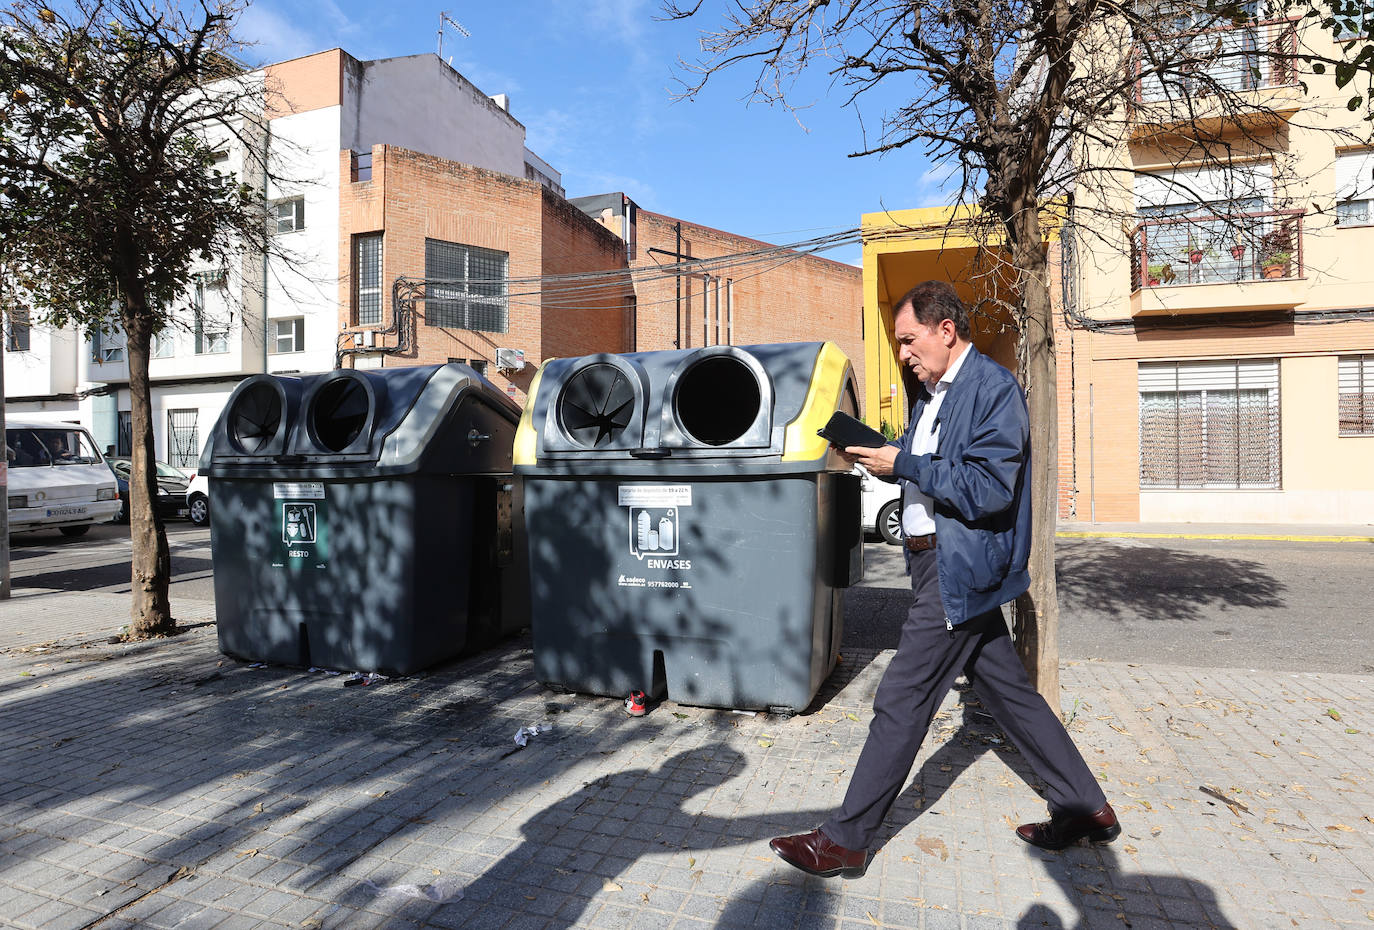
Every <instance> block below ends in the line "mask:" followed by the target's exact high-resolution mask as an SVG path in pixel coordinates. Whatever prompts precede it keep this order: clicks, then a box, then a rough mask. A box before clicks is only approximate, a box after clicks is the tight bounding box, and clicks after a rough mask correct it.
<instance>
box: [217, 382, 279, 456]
mask: <svg viewBox="0 0 1374 930" xmlns="http://www.w3.org/2000/svg"><path fill="white" fill-rule="evenodd" d="M281 418H282V400H281V394H280V393H278V391H277V389H276V388H275V387H274V386H273V385H271V384H268V383H266V382H264V381H259V382H258V383H256V384H254V385H251V386H250V387H248V388H246V389H245V390H244V391H243V393H241V394H239V396H238V399H237V400H236V401H234V408H233V409H232V410H230V411H229V420H228V423H227V424H226V430H227V431H228V433H229V440H230V441H231V442H232V443H233V444H234V445H235V446H236V447H237V448H238V450H239V451H240V452H242V453H244V454H245V455H258V454H260V453H262V452H264V451H266V449H267V447H268V445H269V444H271V442H272V441H273V440H274V439H276V438H277V430H279V429H280V428H281Z"/></svg>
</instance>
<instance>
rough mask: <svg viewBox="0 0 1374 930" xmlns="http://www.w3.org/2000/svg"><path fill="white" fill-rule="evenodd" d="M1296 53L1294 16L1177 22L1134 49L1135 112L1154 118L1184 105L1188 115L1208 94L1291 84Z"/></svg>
mask: <svg viewBox="0 0 1374 930" xmlns="http://www.w3.org/2000/svg"><path fill="white" fill-rule="evenodd" d="M1213 21H1215V14H1214V19H1213ZM1297 54H1298V20H1297V19H1274V20H1266V21H1263V22H1249V23H1244V24H1241V25H1234V24H1231V23H1227V24H1226V25H1221V26H1210V25H1208V26H1207V27H1205V28H1196V29H1188V28H1181V29H1179V30H1178V31H1177V32H1174V33H1173V34H1171V35H1168V36H1167V37H1164V38H1159V39H1155V40H1154V41H1153V42H1152V44H1151V45H1150V46H1149V47H1138V48H1137V49H1136V52H1135V55H1134V56H1133V57H1134V67H1135V73H1136V85H1135V100H1136V106H1137V110H1138V113H1139V115H1141V116H1143V117H1146V118H1148V119H1149V120H1150V121H1159V120H1160V119H1161V117H1167V116H1168V115H1169V114H1171V113H1173V112H1174V111H1175V110H1178V109H1179V108H1183V107H1186V108H1187V109H1188V110H1189V112H1190V115H1193V114H1194V113H1195V111H1198V110H1201V109H1204V108H1205V104H1200V103H1199V102H1198V101H1199V98H1204V97H1207V96H1209V95H1217V94H1225V93H1227V92H1233V93H1244V92H1246V91H1257V90H1265V89H1268V88H1279V87H1286V86H1290V85H1296V83H1297V80H1298V78H1297V71H1296V68H1295V63H1296V57H1297ZM1175 115H1176V114H1175ZM1166 121H1167V119H1166Z"/></svg>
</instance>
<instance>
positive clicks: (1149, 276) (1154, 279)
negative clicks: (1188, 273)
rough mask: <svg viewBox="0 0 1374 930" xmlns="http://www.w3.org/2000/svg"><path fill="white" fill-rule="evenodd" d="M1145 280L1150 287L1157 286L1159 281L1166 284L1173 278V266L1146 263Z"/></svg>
mask: <svg viewBox="0 0 1374 930" xmlns="http://www.w3.org/2000/svg"><path fill="white" fill-rule="evenodd" d="M1145 280H1146V282H1147V283H1148V284H1149V286H1150V287H1159V285H1160V282H1164V283H1166V284H1167V283H1169V282H1170V281H1173V280H1174V268H1173V266H1172V265H1167V264H1159V265H1147V266H1146V267H1145Z"/></svg>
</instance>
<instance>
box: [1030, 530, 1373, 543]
mask: <svg viewBox="0 0 1374 930" xmlns="http://www.w3.org/2000/svg"><path fill="white" fill-rule="evenodd" d="M1054 535H1055V536H1057V537H1061V538H1065V539H1221V540H1247V541H1248V540H1264V541H1269V542H1334V543H1374V536H1284V535H1278V534H1274V535H1270V534H1265V533H1131V532H1091V531H1079V530H1060V531H1058V532H1056V533H1055V534H1054Z"/></svg>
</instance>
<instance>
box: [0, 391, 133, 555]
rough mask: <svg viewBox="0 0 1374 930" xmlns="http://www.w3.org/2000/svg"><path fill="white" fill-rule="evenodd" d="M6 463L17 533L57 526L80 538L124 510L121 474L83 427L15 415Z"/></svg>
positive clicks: (12, 529) (11, 516) (11, 518)
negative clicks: (117, 477) (119, 484)
mask: <svg viewBox="0 0 1374 930" xmlns="http://www.w3.org/2000/svg"><path fill="white" fill-rule="evenodd" d="M5 461H6V463H7V464H8V465H9V477H8V487H7V495H8V498H7V500H6V506H7V507H8V508H9V529H10V532H11V533H27V532H32V531H34V530H46V529H56V530H58V531H59V532H61V533H62V535H63V536H80V535H82V534H83V533H85V532H86V531H87V530H89V529H90V528H91V524H93V523H104V522H105V521H106V520H108V519H110V517H112V516H114V515H115V514H116V513H118V512H119V500H118V497H119V489H118V488H117V487H116V486H115V476H114V475H112V474H110V469H109V467H108V466H107V465H106V464H105V460H104V459H103V458H102V457H101V455H100V453H99V452H97V451H96V448H95V441H94V440H92V439H91V434H90V433H88V432H86V431H85V430H84V429H82V428H81V427H80V426H77V425H75V424H73V423H52V422H45V421H42V420H28V419H19V418H15V417H11V418H9V419H7V420H6V422H5Z"/></svg>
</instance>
